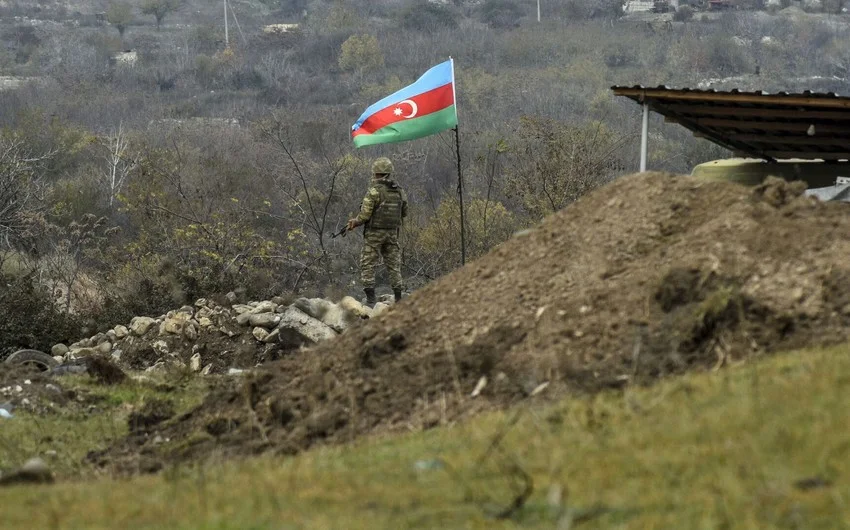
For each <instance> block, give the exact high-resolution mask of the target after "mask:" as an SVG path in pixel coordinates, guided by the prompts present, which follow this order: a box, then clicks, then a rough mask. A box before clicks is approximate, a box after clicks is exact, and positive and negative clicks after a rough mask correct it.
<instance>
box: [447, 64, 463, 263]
mask: <svg viewBox="0 0 850 530" xmlns="http://www.w3.org/2000/svg"><path fill="white" fill-rule="evenodd" d="M449 61H451V63H452V97H453V98H454V103H455V127H454V132H455V153H456V154H457V196H458V202H459V204H460V264H461V265H466V219H465V215H464V207H463V166H462V165H461V161H460V130H459V127H460V121H459V120H458V119H457V86H456V83H455V60H454V59H452V58H451V57H449Z"/></svg>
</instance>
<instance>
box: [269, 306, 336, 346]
mask: <svg viewBox="0 0 850 530" xmlns="http://www.w3.org/2000/svg"><path fill="white" fill-rule="evenodd" d="M277 329H278V331H279V332H280V342H281V343H283V344H286V345H287V346H289V347H298V346H301V345H303V344H315V343H317V342H321V341H323V340H328V339H332V338H334V337H336V336H337V333H336V332H335V331H334V330H333V329H331V327H330V326H328V325H327V324H325V323H324V322H322V321H321V320H318V319H316V318H313V317H311V316H310V315H308V314H306V313H304V312H303V311H301V310H300V309H298V308H296V307H293V306H290V307H289V308H287V310H286V312H284V313H283V314H282V315H281V319H280V324H279V325H278V327H277Z"/></svg>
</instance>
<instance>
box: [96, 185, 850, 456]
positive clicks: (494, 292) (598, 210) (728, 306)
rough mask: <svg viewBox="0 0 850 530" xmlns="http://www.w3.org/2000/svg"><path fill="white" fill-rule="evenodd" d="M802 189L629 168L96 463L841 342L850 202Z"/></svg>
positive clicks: (366, 429)
mask: <svg viewBox="0 0 850 530" xmlns="http://www.w3.org/2000/svg"><path fill="white" fill-rule="evenodd" d="M801 192H802V188H801V187H800V186H798V185H795V184H787V183H785V182H784V181H770V182H769V183H767V184H765V185H763V186H761V187H759V188H757V189H747V188H743V187H740V186H738V185H736V184H730V183H707V182H700V181H697V180H695V179H693V178H690V177H676V176H673V175H668V174H659V173H647V174H641V175H633V176H628V177H623V178H621V179H619V180H617V181H616V182H614V183H613V184H611V185H609V186H606V187H604V188H602V189H599V190H597V191H595V192H594V193H592V194H590V195H588V196H586V197H584V198H582V199H581V200H580V201H578V202H577V203H575V204H573V205H572V206H570V207H568V208H566V209H565V210H563V211H561V212H559V213H557V214H555V215H553V216H551V217H550V218H548V219H547V220H546V221H544V222H543V223H542V224H541V225H540V226H539V227H537V228H535V229H533V230H530V231H528V232H526V233H523V234H518V235H517V236H515V237H514V238H513V239H511V240H509V241H507V242H506V243H504V244H503V245H501V246H500V247H498V248H497V249H495V250H493V251H492V252H490V253H489V254H488V255H486V256H484V257H483V258H481V259H478V260H476V261H475V262H473V263H471V264H469V265H467V266H466V267H464V268H462V269H460V270H458V271H455V272H454V273H452V274H450V275H448V276H446V277H444V278H442V279H440V280H438V281H435V282H433V283H432V284H430V285H428V286H426V287H424V288H422V289H421V290H419V291H417V292H415V293H414V294H413V295H411V296H410V298H408V299H406V300H404V301H403V302H402V303H401V304H399V305H398V306H396V307H395V308H393V309H392V310H391V311H390V312H389V313H388V314H386V315H383V316H382V317H380V318H377V319H373V320H371V321H368V322H367V323H365V324H363V325H360V326H357V327H355V328H353V329H350V330H349V331H348V332H347V333H345V334H344V335H342V336H340V337H339V338H338V339H336V340H334V341H330V342H327V343H323V344H321V345H319V346H317V347H315V348H313V349H311V350H303V351H299V352H296V353H293V354H290V355H288V356H286V357H284V358H283V359H281V360H279V361H277V362H274V363H271V364H269V365H266V367H264V368H263V369H261V370H258V371H257V372H256V373H255V374H253V375H252V376H250V377H247V378H245V379H244V380H235V381H234V383H233V384H232V385H229V386H226V387H223V388H220V389H218V390H216V391H214V392H212V393H211V394H210V395H209V397H208V398H207V400H206V401H205V403H204V404H203V405H201V406H200V407H198V408H197V409H195V410H194V411H192V412H190V413H188V414H185V415H183V416H181V417H178V418H175V419H172V420H171V421H168V422H165V423H163V424H162V425H159V426H158V428H159V432H160V433H161V435H162V437H163V438H165V439H168V440H169V443H165V444H160V445H157V446H154V445H153V444H152V443H151V438H152V436H151V435H150V433H145V434H144V435H130V437H128V438H127V439H126V440H125V441H123V442H122V443H120V444H118V445H116V446H115V447H113V448H111V449H110V450H109V451H107V452H106V453H103V454H99V455H96V456H95V457H94V458H93V460H94V461H96V462H99V463H106V462H109V463H110V464H111V465H112V466H116V465H117V466H118V467H119V468H120V467H121V466H123V468H124V469H127V470H138V469H159V468H160V467H161V465H160V464H161V463H162V462H166V463H168V462H177V461H182V460H196V459H203V458H206V457H208V456H209V455H211V454H217V455H224V456H230V455H239V454H253V453H258V452H264V451H274V452H281V453H293V452H296V451H299V450H303V449H305V448H308V447H310V446H312V445H314V444H318V443H341V442H346V441H349V440H352V439H354V438H357V437H359V436H362V435H366V434H370V433H375V432H381V431H385V430H395V429H401V430H407V429H423V428H429V427H432V426H435V425H438V424H441V423H445V422H450V421H453V420H455V419H457V418H459V417H462V416H464V415H466V414H469V413H473V412H476V411H479V410H482V409H487V408H492V407H503V406H507V405H510V404H513V403H517V402H518V401H520V400H523V399H526V398H528V396H530V395H532V394H535V393H537V392H539V396H544V397H556V396H559V395H563V393H564V392H595V391H599V390H601V389H605V388H612V387H613V388H616V387H622V386H624V385H627V384H630V383H637V384H643V383H648V382H651V381H653V380H654V379H657V378H658V377H662V376H664V375H666V374H672V373H678V372H682V371H684V370H688V369H706V368H711V367H715V366H720V365H723V364H727V363H730V362H737V361H740V360H741V359H744V358H747V357H750V356H752V355H759V354H764V353H769V352H773V351H777V350H786V349H789V348H795V347H799V346H803V345H812V344H821V343H835V342H839V341H846V340H847V339H848V330H850V327H848V326H849V325H850V288H848V285H850V284H848V282H850V263H848V261H847V256H848V255H850V205H847V204H842V203H819V202H817V201H816V200H814V199H809V198H806V197H804V196H801ZM485 376H486V377H487V378H488V384H487V385H486V386H485V387H484V389H483V391H481V392H480V395H478V396H477V397H474V398H473V397H471V395H470V394H471V393H472V391H473V389H474V388H475V387H476V384H477V383H478V382H479V381H480V380H481V378H482V377H485ZM546 383H548V386H545V390H542V392H541V389H543V388H544V385H545V384H546Z"/></svg>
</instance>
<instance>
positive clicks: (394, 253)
mask: <svg viewBox="0 0 850 530" xmlns="http://www.w3.org/2000/svg"><path fill="white" fill-rule="evenodd" d="M392 172H393V163H392V162H391V161H390V159H389V158H384V157H381V158H378V159H377V160H375V161H374V162H373V163H372V182H371V186H370V187H369V191H368V192H366V196H365V197H364V198H363V203H362V204H361V206H360V214H359V215H358V216H357V217H355V218H354V219H351V220H349V221H348V229H349V230H353V229H354V228H356V227H358V226H360V225H365V226H364V229H363V251H362V252H361V254H360V280H361V283H362V284H363V292H365V293H366V303H367V304H370V305H374V304H375V302H377V299H376V298H375V266H376V265H377V264H378V259H379V258H380V257H383V258H384V264H385V265H386V266H387V271H388V272H389V275H390V283H391V284H392V287H393V294H394V295H395V300H396V302H398V301H399V300H401V290H402V288H403V286H402V278H401V248H400V247H399V245H398V234H399V230H400V229H401V223H402V220H403V219H404V218H405V217H407V195H405V193H404V190H402V189H401V187H399V185H398V184H397V183H396V182H395V181H393V180H392V179H390V175H391V174H392Z"/></svg>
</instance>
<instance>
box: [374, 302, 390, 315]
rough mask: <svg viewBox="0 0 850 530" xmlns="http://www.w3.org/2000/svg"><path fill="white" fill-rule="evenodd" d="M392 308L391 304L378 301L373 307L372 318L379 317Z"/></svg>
mask: <svg viewBox="0 0 850 530" xmlns="http://www.w3.org/2000/svg"><path fill="white" fill-rule="evenodd" d="M389 310H390V305H389V304H385V303H384V302H378V303H376V304H375V307H373V308H372V318H374V317H377V316H379V315H383V314H384V313H386V312H387V311H389Z"/></svg>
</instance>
